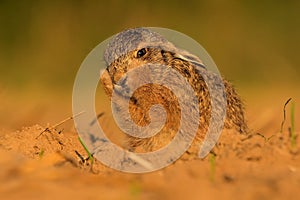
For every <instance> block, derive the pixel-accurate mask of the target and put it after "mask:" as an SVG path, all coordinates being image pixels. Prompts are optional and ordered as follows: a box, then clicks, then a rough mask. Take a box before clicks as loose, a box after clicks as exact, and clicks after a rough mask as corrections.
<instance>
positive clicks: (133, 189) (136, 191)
mask: <svg viewBox="0 0 300 200" xmlns="http://www.w3.org/2000/svg"><path fill="white" fill-rule="evenodd" d="M129 192H130V196H131V197H132V198H133V199H139V196H140V195H141V192H142V189H141V186H140V185H139V184H138V182H136V181H133V182H131V183H130V185H129Z"/></svg>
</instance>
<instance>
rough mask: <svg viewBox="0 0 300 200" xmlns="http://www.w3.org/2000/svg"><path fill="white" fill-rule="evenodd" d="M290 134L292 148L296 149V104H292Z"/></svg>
mask: <svg viewBox="0 0 300 200" xmlns="http://www.w3.org/2000/svg"><path fill="white" fill-rule="evenodd" d="M290 134H291V145H292V148H295V147H296V133H295V102H292V104H291V128H290Z"/></svg>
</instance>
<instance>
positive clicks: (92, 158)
mask: <svg viewBox="0 0 300 200" xmlns="http://www.w3.org/2000/svg"><path fill="white" fill-rule="evenodd" d="M78 140H79V142H80V144H81V145H82V146H83V148H84V150H85V151H86V153H87V154H88V156H89V160H90V161H91V166H93V164H94V157H93V155H92V154H91V152H90V151H89V150H88V148H87V147H86V145H85V144H84V142H83V141H82V140H81V138H80V137H78Z"/></svg>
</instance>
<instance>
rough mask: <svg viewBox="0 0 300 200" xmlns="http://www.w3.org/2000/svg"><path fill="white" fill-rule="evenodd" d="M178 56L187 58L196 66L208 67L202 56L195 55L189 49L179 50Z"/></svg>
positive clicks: (183, 58)
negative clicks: (201, 58)
mask: <svg viewBox="0 0 300 200" xmlns="http://www.w3.org/2000/svg"><path fill="white" fill-rule="evenodd" d="M176 57H178V58H180V59H182V60H186V61H188V62H190V63H192V64H194V65H196V66H199V67H201V68H204V69H206V67H205V66H204V64H203V62H202V60H200V58H198V57H197V56H195V55H193V54H191V53H189V52H187V51H184V50H180V51H179V52H177V53H176Z"/></svg>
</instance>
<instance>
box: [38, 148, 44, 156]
mask: <svg viewBox="0 0 300 200" xmlns="http://www.w3.org/2000/svg"><path fill="white" fill-rule="evenodd" d="M44 153H45V150H44V149H42V150H41V151H40V152H39V158H42V157H43V156H44Z"/></svg>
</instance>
